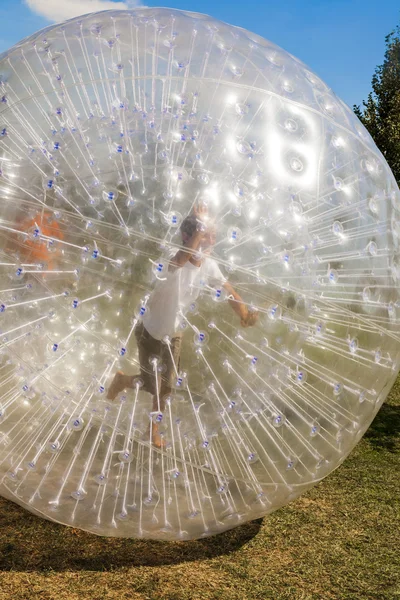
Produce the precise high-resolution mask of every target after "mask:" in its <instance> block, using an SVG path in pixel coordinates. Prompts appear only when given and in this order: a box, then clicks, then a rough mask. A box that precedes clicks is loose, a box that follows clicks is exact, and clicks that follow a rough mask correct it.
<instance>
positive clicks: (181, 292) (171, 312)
mask: <svg viewBox="0 0 400 600" xmlns="http://www.w3.org/2000/svg"><path fill="white" fill-rule="evenodd" d="M175 255H176V250H173V251H171V252H170V254H169V256H168V258H167V259H166V260H165V261H161V262H164V268H163V271H162V274H161V277H162V279H161V278H160V279H159V280H158V281H157V284H156V287H155V288H154V290H153V292H152V294H151V296H150V298H149V301H148V303H147V307H146V308H147V310H146V312H145V313H144V315H143V325H144V326H145V328H146V329H147V331H148V332H149V333H150V335H151V336H152V337H153V338H154V339H156V340H162V339H163V338H164V337H165V336H166V335H168V336H170V337H172V336H173V334H174V333H175V332H177V331H178V329H179V325H180V323H181V322H182V320H183V317H182V314H181V313H183V314H185V313H186V312H187V309H188V308H189V307H190V306H191V304H192V303H193V302H194V301H195V300H196V299H197V297H198V296H199V294H200V292H201V290H202V289H204V288H205V287H206V288H207V286H209V287H216V288H217V287H218V286H219V285H223V283H225V281H226V279H225V277H224V276H223V275H222V273H221V270H220V268H219V266H218V265H217V263H216V261H215V260H214V259H212V258H209V257H205V258H203V260H202V262H201V264H200V266H199V267H196V266H195V265H193V264H192V263H191V262H190V261H187V262H186V263H185V264H184V265H183V267H176V268H175V269H174V270H173V271H168V264H169V261H170V260H171V259H172V258H173V257H174V256H175Z"/></svg>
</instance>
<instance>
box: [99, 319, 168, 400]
mask: <svg viewBox="0 0 400 600" xmlns="http://www.w3.org/2000/svg"><path fill="white" fill-rule="evenodd" d="M135 336H136V341H137V345H138V350H139V363H140V375H125V374H124V373H122V371H118V372H117V373H116V374H115V376H114V379H113V381H112V382H111V385H110V387H109V388H108V393H107V398H108V399H109V400H114V399H115V398H116V397H117V395H118V394H119V393H120V392H122V391H123V390H125V389H131V388H134V387H135V383H136V381H137V380H138V379H141V381H142V384H143V385H142V387H141V389H142V390H143V391H145V392H150V394H154V391H155V380H154V373H153V371H152V366H151V364H150V358H151V357H152V356H153V355H154V356H158V355H160V354H161V343H162V342H160V341H158V340H155V339H154V338H152V337H151V335H150V334H149V333H148V332H147V331H146V329H145V328H144V326H143V323H139V324H138V326H137V327H136V330H135Z"/></svg>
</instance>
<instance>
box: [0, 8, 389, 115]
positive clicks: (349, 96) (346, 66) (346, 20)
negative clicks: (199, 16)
mask: <svg viewBox="0 0 400 600" xmlns="http://www.w3.org/2000/svg"><path fill="white" fill-rule="evenodd" d="M127 1H128V3H129V1H130V0H127ZM131 1H132V0H131ZM113 4H118V5H119V6H123V4H124V3H123V2H115V3H114V2H113V0H0V22H1V24H2V28H1V30H0V53H1V52H2V51H4V50H6V49H7V48H9V47H11V46H12V45H13V44H15V43H16V42H18V41H19V40H20V39H22V38H24V37H26V36H27V35H30V34H32V33H34V32H35V31H37V30H38V29H41V28H42V27H45V26H46V25H48V24H49V23H51V22H53V21H54V20H63V19H64V18H67V17H70V16H74V15H73V14H79V13H80V12H81V11H83V12H91V11H92V10H96V9H101V8H109V7H110V6H112V5H113ZM144 4H146V6H157V5H160V4H161V5H162V6H168V7H171V8H178V9H187V10H191V11H195V12H203V13H207V14H210V15H212V16H214V17H215V18H217V19H221V20H223V21H226V22H228V23H231V24H232V25H238V26H240V27H244V28H246V29H249V30H250V31H253V32H255V33H258V34H259V35H262V36H263V37H266V38H268V39H270V40H271V41H273V42H275V43H276V44H278V45H279V46H281V47H283V48H285V50H288V51H289V52H290V53H291V54H294V55H295V56H297V57H298V58H300V59H301V60H303V61H304V62H305V63H306V64H308V65H309V66H310V67H311V69H312V70H313V71H315V72H316V73H317V74H318V75H319V76H320V77H321V78H322V79H323V80H324V81H325V82H326V83H327V84H328V85H330V86H331V87H332V88H333V90H334V91H335V92H336V93H337V94H338V95H339V96H340V97H341V98H342V99H343V100H344V101H345V102H346V103H347V104H349V105H350V106H352V105H353V104H359V103H361V101H362V100H363V99H365V98H366V97H367V95H368V92H369V91H370V88H371V77H372V74H373V71H374V69H375V67H376V65H377V64H380V63H381V62H382V60H383V55H384V51H385V35H386V34H387V33H389V32H390V31H391V30H392V29H393V28H394V27H395V25H396V24H400V4H399V0H380V1H379V0H283V1H279V0H274V1H272V0H243V1H241V2H239V1H238V0H217V1H215V0H214V1H213V2H212V1H211V0H201V1H200V0H173V1H169V0H161V1H160V0H159V1H158V2H157V0H156V1H149V0H146V1H145V2H144ZM92 7H93V8H92Z"/></svg>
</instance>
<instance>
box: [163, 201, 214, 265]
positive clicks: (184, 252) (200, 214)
mask: <svg viewBox="0 0 400 600" xmlns="http://www.w3.org/2000/svg"><path fill="white" fill-rule="evenodd" d="M193 215H194V216H195V217H196V218H197V220H198V224H199V227H198V228H197V231H195V232H194V234H193V235H192V237H191V238H190V239H189V240H188V241H187V242H186V243H185V247H184V248H182V249H180V250H178V252H177V253H176V254H175V256H174V257H173V258H171V260H170V263H169V267H168V271H169V272H171V271H175V269H179V268H181V267H183V265H184V264H186V263H187V262H188V261H189V260H190V259H191V258H192V256H193V255H194V254H195V252H196V250H198V248H199V246H200V244H201V242H202V240H203V237H204V230H205V225H204V220H205V219H206V218H207V215H208V211H207V207H206V206H205V205H198V206H195V207H194V208H193Z"/></svg>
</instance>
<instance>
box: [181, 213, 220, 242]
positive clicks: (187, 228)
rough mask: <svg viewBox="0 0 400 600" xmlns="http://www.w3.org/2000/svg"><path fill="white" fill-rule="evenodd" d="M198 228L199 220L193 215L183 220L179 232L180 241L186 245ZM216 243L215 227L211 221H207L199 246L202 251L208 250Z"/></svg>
mask: <svg viewBox="0 0 400 600" xmlns="http://www.w3.org/2000/svg"><path fill="white" fill-rule="evenodd" d="M198 228H199V220H198V219H197V217H196V216H195V215H189V216H188V217H186V218H185V219H183V221H182V224H181V227H180V230H181V234H182V241H183V243H184V244H186V243H187V242H188V241H189V240H190V239H191V238H192V236H193V235H194V234H195V233H196V231H197V230H198ZM215 241H216V227H215V225H214V223H213V222H212V221H208V223H207V224H206V227H205V230H204V233H203V238H202V243H201V246H202V247H203V249H206V248H210V247H211V246H213V245H214V244H215Z"/></svg>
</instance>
